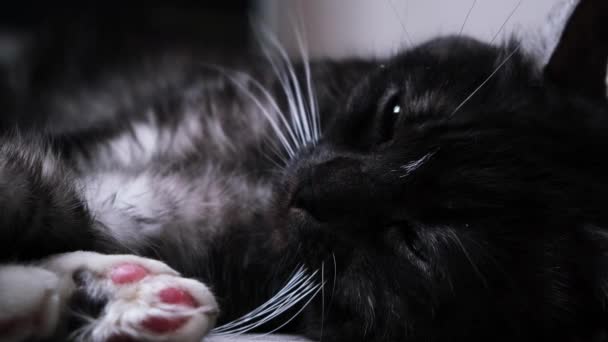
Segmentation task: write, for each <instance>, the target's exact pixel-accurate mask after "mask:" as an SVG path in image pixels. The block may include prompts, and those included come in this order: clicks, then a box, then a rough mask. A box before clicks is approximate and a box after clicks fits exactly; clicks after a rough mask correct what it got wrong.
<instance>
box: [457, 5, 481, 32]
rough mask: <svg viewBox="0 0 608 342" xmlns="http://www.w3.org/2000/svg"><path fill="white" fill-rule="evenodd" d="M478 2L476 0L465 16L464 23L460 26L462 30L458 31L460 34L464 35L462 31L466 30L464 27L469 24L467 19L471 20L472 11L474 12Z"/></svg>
mask: <svg viewBox="0 0 608 342" xmlns="http://www.w3.org/2000/svg"><path fill="white" fill-rule="evenodd" d="M476 3H477V0H474V1H473V4H472V5H471V7H470V8H469V11H468V12H467V15H466V16H465V17H464V22H463V23H462V26H461V27H460V31H459V32H458V35H459V36H460V35H462V31H463V30H464V27H465V26H466V25H467V21H469V16H470V15H471V12H473V8H475V4H476Z"/></svg>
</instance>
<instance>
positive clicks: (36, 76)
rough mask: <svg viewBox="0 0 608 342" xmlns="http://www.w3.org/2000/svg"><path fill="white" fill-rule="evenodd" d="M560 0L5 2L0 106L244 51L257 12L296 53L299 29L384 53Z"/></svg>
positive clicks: (366, 52) (535, 14)
mask: <svg viewBox="0 0 608 342" xmlns="http://www.w3.org/2000/svg"><path fill="white" fill-rule="evenodd" d="M556 2H557V0H524V1H521V0H232V1H191V2H188V1H153V0H151V1H148V2H147V6H146V7H123V6H117V5H116V4H115V3H114V2H81V3H80V4H79V5H78V6H74V5H72V6H70V7H67V6H64V7H62V6H60V5H58V4H57V2H40V3H39V4H35V5H33V4H27V5H23V6H11V7H10V8H8V6H5V7H6V8H5V9H4V10H3V11H0V94H1V96H0V108H4V109H7V108H10V107H11V106H15V105H18V103H19V102H20V97H21V96H23V94H28V96H30V97H31V95H32V94H36V93H37V92H38V91H40V90H41V89H44V88H48V87H53V86H54V85H56V84H60V83H66V82H73V81H79V82H87V81H91V80H93V79H94V78H95V77H97V75H100V74H102V73H103V71H104V70H108V69H115V68H116V67H118V66H123V67H124V66H129V65H133V64H140V63H143V62H144V61H146V60H148V59H150V58H153V57H154V56H156V55H159V54H160V55H162V54H166V53H168V52H171V53H186V54H194V55H200V56H205V57H207V56H209V55H213V54H219V55H222V56H225V55H226V53H228V54H229V55H237V56H238V55H242V54H244V53H245V52H246V51H247V50H248V49H250V48H252V46H253V45H254V44H255V41H254V40H253V39H252V29H251V28H252V24H251V18H256V19H255V20H256V21H259V22H261V23H262V25H263V26H264V27H266V28H267V29H269V30H270V31H273V32H274V33H275V35H276V36H277V37H278V38H279V40H280V41H281V43H282V44H283V45H284V46H285V47H286V49H287V50H288V51H290V52H292V53H294V52H297V43H296V42H297V40H296V39H295V36H294V32H295V30H296V29H298V30H299V31H300V32H301V33H302V36H303V37H304V38H305V40H306V42H307V45H308V50H309V51H310V54H311V55H312V56H314V57H332V58H342V57H347V56H383V55H387V54H390V53H393V52H395V51H397V50H399V49H400V48H401V47H404V46H408V45H410V44H415V43H416V42H419V41H421V40H424V39H426V38H429V37H431V36H433V35H435V34H437V33H459V32H461V31H462V32H463V33H465V34H469V35H473V36H475V37H478V38H480V39H484V40H491V39H492V37H494V36H495V35H497V33H498V32H500V35H499V36H501V35H502V36H505V35H508V34H509V33H510V32H512V31H513V30H516V29H527V28H532V29H536V28H538V27H539V25H541V24H542V22H543V21H544V19H545V17H546V15H547V13H548V11H549V9H550V8H551V7H552V6H553V5H554V4H555V3H556ZM507 19H508V20H507ZM503 26H504V27H503ZM501 28H502V29H501ZM296 54H297V53H296ZM22 100H23V101H26V100H25V98H24V99H22Z"/></svg>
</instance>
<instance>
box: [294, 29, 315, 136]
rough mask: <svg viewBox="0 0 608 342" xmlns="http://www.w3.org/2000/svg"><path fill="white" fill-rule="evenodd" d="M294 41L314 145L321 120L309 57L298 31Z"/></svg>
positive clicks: (303, 40)
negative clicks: (306, 94) (298, 51)
mask: <svg viewBox="0 0 608 342" xmlns="http://www.w3.org/2000/svg"><path fill="white" fill-rule="evenodd" d="M296 40H297V42H298V48H299V50H300V55H301V57H302V64H303V65H304V75H305V78H306V88H307V90H306V92H307V93H308V113H309V114H310V118H311V121H312V141H311V142H312V143H313V144H316V142H317V141H318V140H319V138H320V136H321V120H320V116H319V104H318V102H317V97H316V96H315V93H314V92H313V85H312V77H311V73H310V57H309V55H308V49H307V47H306V45H305V41H306V40H305V39H303V38H302V36H301V34H300V30H296Z"/></svg>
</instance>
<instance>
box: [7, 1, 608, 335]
mask: <svg viewBox="0 0 608 342" xmlns="http://www.w3.org/2000/svg"><path fill="white" fill-rule="evenodd" d="M568 13H570V12H568ZM571 13H572V14H571V15H569V16H568V20H567V22H566V23H565V26H564V28H563V32H561V34H557V41H556V42H555V44H551V43H546V45H547V47H549V48H551V49H552V50H551V51H548V54H547V55H546V56H544V55H542V54H540V55H539V54H538V53H537V52H538V51H532V50H529V49H527V48H526V46H525V45H524V43H523V42H521V41H519V40H517V39H513V40H511V41H507V42H506V43H503V44H488V43H484V42H480V41H477V40H474V39H472V38H467V37H464V36H448V37H440V38H435V39H432V40H430V41H428V42H426V43H422V44H420V45H417V46H415V47H411V48H408V49H406V50H404V51H403V52H401V53H399V54H397V55H395V56H393V57H391V58H387V59H379V60H371V59H360V60H349V61H334V62H332V61H319V62H313V63H311V64H310V65H308V64H307V63H303V64H301V65H296V66H292V65H291V64H290V63H289V61H288V60H286V59H285V58H283V57H281V50H280V47H278V46H277V44H276V42H275V41H274V40H272V39H271V38H270V39H269V42H268V44H269V46H271V47H274V49H275V50H277V51H278V56H279V57H276V55H274V54H273V53H272V51H270V52H269V51H268V50H266V49H264V50H263V51H262V52H263V53H262V55H265V57H263V56H260V57H263V58H260V59H259V60H258V59H255V57H251V59H249V60H248V61H246V63H245V64H243V65H242V66H241V69H239V70H245V71H246V73H245V72H241V71H235V70H234V69H233V68H227V67H225V66H220V65H215V64H203V63H197V62H196V60H194V61H193V60H188V59H184V60H181V61H179V63H178V62H176V61H175V60H173V61H171V62H172V63H171V66H163V65H161V66H160V67H156V68H155V69H152V70H150V69H147V70H146V69H145V68H144V70H137V69H133V70H131V71H130V72H128V73H122V74H121V75H119V76H113V77H109V78H108V80H107V82H105V83H104V84H102V85H100V86H99V87H98V88H95V87H93V86H90V87H88V88H86V87H80V88H78V89H74V90H72V92H73V94H71V95H70V96H66V95H64V94H65V93H62V92H57V93H52V94H50V95H48V96H47V97H46V99H45V100H44V101H41V102H43V104H44V106H42V108H41V111H43V113H42V114H44V115H42V114H41V115H40V119H39V120H37V121H36V122H35V123H32V122H30V121H28V124H24V123H19V122H17V123H16V125H17V126H18V127H19V129H18V130H17V131H12V132H9V133H7V134H6V136H5V137H4V138H3V141H2V144H1V148H0V162H1V164H0V194H1V195H0V201H1V205H2V208H3V210H2V215H0V220H1V221H0V222H1V223H0V224H1V225H0V258H1V259H0V260H2V262H3V263H5V265H4V266H3V267H2V268H0V280H1V281H0V285H1V286H3V287H2V288H3V289H4V290H5V292H4V293H5V295H3V294H2V293H0V303H11V302H10V301H8V300H7V296H6V293H8V291H9V290H10V291H12V292H11V293H17V294H19V293H21V296H16V297H14V298H19V300H18V301H17V302H13V304H14V305H15V307H17V308H19V307H20V305H21V306H22V307H26V306H27V305H26V304H27V303H26V304H24V303H25V302H26V299H28V298H34V297H33V295H31V294H30V292H27V291H28V290H32V291H31V293H38V294H39V293H46V292H44V291H49V287H50V291H51V292H52V293H53V295H57V297H45V299H44V300H45V301H46V305H45V307H44V308H43V309H44V310H46V309H47V308H48V307H50V306H52V305H51V304H49V303H51V302H52V303H60V304H57V305H56V306H58V307H62V306H65V307H66V308H67V309H65V308H64V309H62V310H59V309H57V310H56V312H63V313H64V316H62V317H61V318H58V316H54V318H53V319H47V318H48V317H46V316H45V315H44V314H42V315H41V314H40V312H41V311H43V312H44V310H43V309H40V310H38V311H36V312H35V313H36V315H37V316H36V319H37V320H39V321H40V320H41V321H42V322H43V323H44V324H42V325H43V328H40V327H38V329H37V330H36V329H32V331H30V330H27V329H25V328H24V329H23V330H21V331H19V332H18V333H21V334H22V335H19V336H18V334H17V333H15V332H14V331H13V330H11V328H12V327H10V326H7V323H6V322H9V323H10V322H12V323H14V324H16V325H17V326H18V325H19V324H23V321H22V320H21V321H20V320H18V319H17V318H22V317H21V316H19V315H18V314H19V313H23V312H25V311H22V312H19V311H18V310H16V311H15V312H16V313H11V312H9V315H8V318H9V319H8V320H6V317H4V316H2V315H0V334H2V333H5V334H7V332H8V333H9V334H13V335H10V336H11V338H13V339H14V340H19V339H25V338H32V337H36V336H37V337H43V338H50V339H52V338H55V339H59V340H62V339H65V338H72V339H82V340H93V341H101V340H106V339H115V338H117V339H120V338H125V339H131V340H133V339H134V340H184V341H189V340H197V339H198V338H199V337H201V336H203V335H205V334H207V333H208V332H209V330H210V329H211V326H213V324H214V322H215V320H216V318H217V320H218V325H219V327H217V328H215V329H213V330H211V335H213V334H215V335H219V336H223V335H233V334H238V333H241V332H243V331H249V330H250V329H259V330H261V331H268V330H271V329H272V330H274V329H275V328H277V326H278V327H279V328H281V331H287V332H292V333H297V334H302V335H305V336H307V337H309V338H312V339H318V340H323V341H422V340H424V341H465V340H466V341H469V340H482V339H484V340H493V341H514V340H515V341H537V340H543V341H544V340H546V341H605V340H607V339H608V331H607V330H608V328H607V327H608V308H607V306H606V303H607V299H608V296H607V292H608V228H607V227H608V216H607V214H606V210H605V209H606V204H605V198H606V197H607V195H608V182H607V181H606V174H607V171H608V161H606V160H605V158H604V157H603V151H604V150H605V149H606V148H608V139H607V138H606V132H608V105H607V103H606V86H605V77H606V63H607V60H608V26H606V24H605V23H607V22H608V3H606V2H605V1H602V0H581V1H580V2H579V3H578V4H576V7H574V8H573V9H572V11H571ZM553 45H554V46H553ZM264 60H269V61H270V63H265V62H263V61H264ZM175 65H179V67H176V66H175ZM313 84H314V87H315V90H314V91H313ZM68 93H69V92H68ZM78 251H88V252H78ZM98 253H103V254H98ZM126 254H134V255H137V257H136V256H130V255H126ZM147 258H151V259H157V260H160V261H162V263H159V262H154V261H152V260H150V259H147ZM173 269H175V270H177V271H179V272H180V274H181V275H183V276H185V277H193V278H196V279H198V280H200V281H202V283H200V282H197V281H194V280H189V279H186V278H181V277H180V276H179V274H177V273H176V272H175V271H174V270H173ZM11 272H12V273H11ZM7 274H8V276H7ZM2 275H4V276H2ZM19 277H22V278H19ZM28 277H29V278H28ZM23 278H25V279H38V280H39V281H32V284H29V285H28V284H26V283H25V282H24V281H17V280H15V279H23ZM43 279H52V280H43ZM11 280H12V281H11ZM203 283H204V284H206V285H203ZM47 284H51V285H49V286H47V287H45V286H46V285H47ZM52 284H55V285H52ZM57 284H59V285H57ZM38 285H40V287H41V288H42V289H41V290H37V288H35V287H36V286H38ZM43 285H44V286H43ZM208 287H209V288H208ZM132 288H137V290H136V291H135V292H129V291H132V290H131V289H132ZM55 289H58V291H59V292H57V293H56V292H53V291H54V290H55ZM34 290H36V291H38V292H36V291H34ZM157 290H160V292H159V294H156V295H158V298H160V299H158V298H156V297H154V296H155V294H154V293H155V292H154V291H157ZM41 291H42V292H41ZM163 291H165V292H163ZM134 293H135V294H134ZM142 293H143V294H142ZM148 293H151V294H150V295H148ZM129 296H136V297H137V299H138V301H137V303H139V304H137V305H140V304H141V303H143V304H141V305H143V306H142V307H137V310H135V311H134V309H133V305H135V304H133V303H130V302H128V297H129ZM273 296H274V297H273ZM36 298H37V297H36ZM49 298H51V299H49ZM57 298H59V299H57ZM268 298H272V299H271V300H270V301H269V302H267V303H265V304H262V305H261V306H260V304H261V303H263V302H264V301H265V300H266V299H268ZM125 301H126V303H127V304H125V305H126V306H118V305H119V304H120V303H125ZM159 301H160V302H161V304H162V305H165V306H162V305H159V304H158V303H159ZM34 302H36V301H34ZM37 303H38V302H37ZM129 303H130V304H129ZM144 304H145V305H148V306H145V305H144ZM28 305H29V304H28ZM32 305H34V307H35V306H36V305H37V304H36V303H34V304H32ZM28 307H29V306H28ZM117 307H118V308H122V309H123V310H124V311H125V312H136V313H137V315H135V318H134V319H132V318H131V316H129V317H126V316H124V317H122V316H120V315H121V314H122V313H121V312H120V310H119V311H116V310H117V309H116V308H117ZM218 307H219V311H218ZM256 307H257V308H258V309H257V310H256V311H253V313H252V314H250V315H249V316H244V317H243V316H242V315H244V314H247V312H249V311H250V310H253V309H255V308H256ZM167 308H168V309H167ZM164 309H167V310H168V311H163V310H164ZM159 310H160V311H159ZM159 312H161V313H162V314H159ZM11 314H12V316H11ZM279 314H280V315H279ZM155 315H156V316H155ZM159 315H160V316H159ZM274 315H277V316H279V322H277V320H273V319H272V318H273V317H274ZM40 316H42V317H40ZM119 316H120V317H122V318H121V319H116V317H119ZM239 317H241V318H239ZM2 319H5V320H4V321H2ZM11 319H12V320H11ZM57 321H58V322H57ZM108 322H110V323H108ZM125 322H126V323H125ZM193 322H194V323H193ZM29 323H31V322H29ZM29 323H28V324H29ZM123 323H124V324H127V326H123V325H121V324H123ZM39 325H40V324H39ZM34 326H35V324H34ZM146 329H147V330H146ZM66 334H67V335H66ZM53 335H54V336H53ZM0 336H2V335H0ZM7 336H9V335H7ZM66 336H68V337H66ZM7 338H8V337H7Z"/></svg>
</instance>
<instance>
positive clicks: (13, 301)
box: [0, 265, 62, 342]
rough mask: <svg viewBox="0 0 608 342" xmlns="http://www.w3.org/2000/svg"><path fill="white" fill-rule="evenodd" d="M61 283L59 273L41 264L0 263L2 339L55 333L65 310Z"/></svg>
mask: <svg viewBox="0 0 608 342" xmlns="http://www.w3.org/2000/svg"><path fill="white" fill-rule="evenodd" d="M60 283H61V280H60V278H59V277H58V276H57V275H56V274H55V273H53V272H50V271H48V270H45V269H42V268H39V267H35V266H22V265H2V266H0V308H1V309H0V340H1V341H7V342H12V341H15V342H16V341H24V340H28V339H38V338H45V337H49V336H50V335H52V334H53V333H54V332H55V328H56V326H57V323H58V321H59V316H60V312H61V302H62V300H61V291H60V289H61V286H60Z"/></svg>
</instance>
